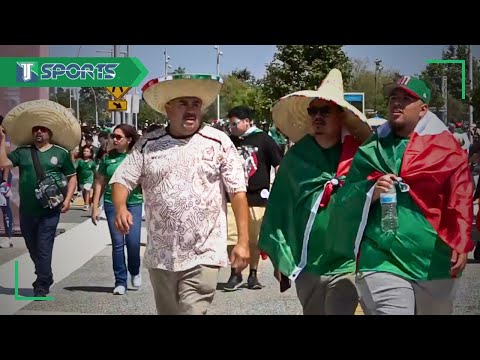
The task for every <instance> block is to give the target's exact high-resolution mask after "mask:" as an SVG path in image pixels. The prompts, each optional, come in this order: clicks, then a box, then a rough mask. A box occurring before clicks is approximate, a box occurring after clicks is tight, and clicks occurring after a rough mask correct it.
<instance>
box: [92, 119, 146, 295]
mask: <svg viewBox="0 0 480 360" xmlns="http://www.w3.org/2000/svg"><path fill="white" fill-rule="evenodd" d="M110 137H111V138H112V139H113V149H112V150H111V151H110V152H109V153H108V154H107V155H106V156H104V157H103V158H102V160H101V161H100V165H99V167H98V172H97V176H96V177H95V182H94V195H93V206H92V221H93V223H94V224H95V225H96V224H97V221H98V219H99V216H100V209H99V201H100V198H101V196H102V195H104V209H105V215H106V216H107V222H108V228H109V229H110V236H111V238H112V258H113V272H114V275H115V289H114V290H113V293H114V294H117V295H124V294H125V292H126V291H127V266H126V264H125V250H124V249H125V245H127V258H128V260H127V263H128V272H129V273H130V276H131V282H132V286H133V287H134V288H138V287H140V285H141V282H142V280H141V277H140V233H141V228H142V203H143V196H142V190H141V188H140V187H136V188H135V189H134V190H133V191H132V192H131V193H130V195H129V197H128V199H127V208H128V211H129V212H130V213H131V214H132V217H133V225H132V227H131V229H130V232H129V233H128V234H126V235H123V234H122V233H121V232H120V231H119V230H118V229H117V228H116V226H115V208H114V206H113V203H112V187H111V185H109V184H108V183H109V182H110V179H111V177H112V175H113V173H114V172H115V170H116V169H117V168H118V166H119V165H120V164H121V163H122V161H123V160H124V159H125V157H126V156H127V153H128V151H129V150H130V149H131V148H132V147H133V145H134V144H135V142H136V141H137V139H138V134H137V131H136V130H135V129H134V128H133V127H132V126H130V125H127V124H120V125H118V126H116V127H115V129H114V131H113V133H112V134H110ZM104 192H105V193H104Z"/></svg>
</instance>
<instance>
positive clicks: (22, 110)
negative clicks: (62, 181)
mask: <svg viewBox="0 0 480 360" xmlns="http://www.w3.org/2000/svg"><path fill="white" fill-rule="evenodd" d="M2 126H3V127H4V128H5V132H6V134H7V136H8V137H9V138H10V141H11V142H12V143H13V144H15V145H29V144H33V136H32V128H33V127H35V126H43V127H46V128H47V129H50V131H51V132H52V138H51V139H50V142H51V143H52V144H56V145H59V146H61V147H63V148H65V149H67V150H72V149H74V148H75V147H76V146H77V145H78V144H79V143H80V139H81V135H82V129H81V127H80V123H79V122H78V120H77V119H76V117H75V116H74V115H73V114H72V112H71V111H70V110H69V109H67V108H66V107H65V106H63V105H60V104H59V103H56V102H54V101H50V100H33V101H27V102H24V103H21V104H19V105H17V106H15V107H14V108H13V109H12V110H10V111H9V112H8V113H7V115H5V119H4V120H3V123H2Z"/></svg>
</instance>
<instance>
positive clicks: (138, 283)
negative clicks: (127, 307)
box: [132, 274, 142, 288]
mask: <svg viewBox="0 0 480 360" xmlns="http://www.w3.org/2000/svg"><path fill="white" fill-rule="evenodd" d="M141 285H142V276H141V275H140V274H138V275H135V276H134V277H132V286H133V287H135V288H139V287H140V286H141Z"/></svg>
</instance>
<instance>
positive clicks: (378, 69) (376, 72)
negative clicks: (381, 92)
mask: <svg viewBox="0 0 480 360" xmlns="http://www.w3.org/2000/svg"><path fill="white" fill-rule="evenodd" d="M381 63H382V60H380V59H376V60H375V94H374V96H373V101H374V103H373V104H374V105H373V111H374V112H375V116H377V74H378V73H379V72H380V70H382V69H383V66H381V65H380V64H381Z"/></svg>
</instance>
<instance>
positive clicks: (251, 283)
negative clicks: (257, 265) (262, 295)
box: [247, 275, 263, 290]
mask: <svg viewBox="0 0 480 360" xmlns="http://www.w3.org/2000/svg"><path fill="white" fill-rule="evenodd" d="M247 287H248V288H249V289H251V290H260V289H261V288H263V285H262V284H260V282H259V281H258V278H257V275H250V276H249V277H248V280H247Z"/></svg>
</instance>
